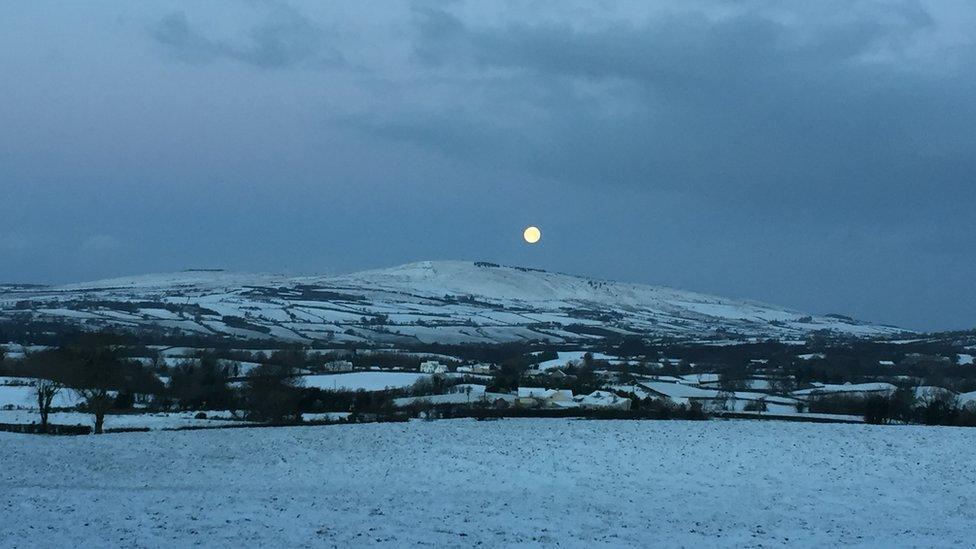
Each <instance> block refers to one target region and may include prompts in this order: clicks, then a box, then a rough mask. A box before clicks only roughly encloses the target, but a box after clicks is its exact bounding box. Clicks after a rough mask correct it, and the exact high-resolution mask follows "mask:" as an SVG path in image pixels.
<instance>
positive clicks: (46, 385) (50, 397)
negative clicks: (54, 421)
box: [34, 379, 64, 432]
mask: <svg viewBox="0 0 976 549" xmlns="http://www.w3.org/2000/svg"><path fill="white" fill-rule="evenodd" d="M62 389H64V385H61V384H60V383H58V382H57V381H51V380H50V379H39V380H38V381H37V383H36V384H35V385H34V396H35V397H36V398H37V409H38V410H39V411H40V413H41V430H42V431H43V432H47V418H48V415H49V414H50V413H51V403H53V402H54V397H56V396H57V395H58V393H60V392H61V390H62Z"/></svg>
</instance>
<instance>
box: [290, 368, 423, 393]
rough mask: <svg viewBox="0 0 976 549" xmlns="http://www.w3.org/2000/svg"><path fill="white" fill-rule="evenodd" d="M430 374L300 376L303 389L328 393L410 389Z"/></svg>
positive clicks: (385, 373)
mask: <svg viewBox="0 0 976 549" xmlns="http://www.w3.org/2000/svg"><path fill="white" fill-rule="evenodd" d="M429 377H430V375H428V374H418V373H414V372H351V373H348V374H315V375H307V376H300V377H299V378H298V379H300V380H301V381H302V383H301V385H302V386H303V387H314V388H316V389H324V390H326V391H359V390H363V391H382V390H384V389H401V388H403V387H409V386H411V385H413V384H414V383H416V382H417V381H418V380H421V379H425V378H429Z"/></svg>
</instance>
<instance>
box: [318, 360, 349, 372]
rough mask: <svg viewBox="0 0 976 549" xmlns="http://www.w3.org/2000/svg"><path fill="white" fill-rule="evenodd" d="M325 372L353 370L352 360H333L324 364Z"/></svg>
mask: <svg viewBox="0 0 976 549" xmlns="http://www.w3.org/2000/svg"><path fill="white" fill-rule="evenodd" d="M322 370H323V371H325V372H351V371H353V366H352V362H349V361H348V360H333V361H332V362H326V363H325V364H323V365H322Z"/></svg>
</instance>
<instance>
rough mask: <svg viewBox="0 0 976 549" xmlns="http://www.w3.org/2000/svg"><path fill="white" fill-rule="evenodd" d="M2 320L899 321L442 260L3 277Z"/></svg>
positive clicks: (700, 326)
mask: <svg viewBox="0 0 976 549" xmlns="http://www.w3.org/2000/svg"><path fill="white" fill-rule="evenodd" d="M0 319H7V320H17V321H26V320H34V321H48V322H53V323H57V324H62V325H70V326H78V325H80V326H85V327H88V328H92V329H95V328H101V327H114V328H123V329H132V330H155V331H173V332H180V333H196V334H201V335H214V336H217V335H227V336H233V337H241V338H273V339H281V340H297V341H306V342H311V341H329V342H337V343H341V342H383V343H401V344H406V343H417V342H423V343H430V342H438V343H462V342H505V341H520V340H522V341H524V340H547V341H551V342H553V343H565V342H585V341H587V340H599V339H601V338H604V337H608V336H615V335H626V334H637V335H649V336H672V337H685V338H698V339H701V338H713V337H725V338H734V339H739V338H754V337H764V338H765V337H771V338H778V339H794V338H798V337H803V336H805V335H806V334H809V333H811V332H815V331H820V330H827V331H831V332H835V333H838V334H845V335H852V336H863V337H874V336H882V335H888V334H893V333H899V332H901V330H899V329H896V328H891V327H886V326H877V325H870V324H865V323H861V322H857V321H854V320H852V319H849V318H847V317H841V316H838V315H831V316H810V315H804V314H803V313H799V312H796V311H791V310H789V309H784V308H780V307H775V306H770V305H764V304H760V303H754V302H748V301H736V300H730V299H725V298H721V297H715V296H709V295H704V294H699V293H693V292H685V291H681V290H674V289H670V288H662V287H655V286H646V285H640V284H627V283H618V282H609V281H603V280H595V279H590V278H584V277H576V276H569V275H564V274H557V273H551V272H546V271H539V270H534V269H524V268H518V267H503V266H499V265H495V264H491V263H472V262H463V261H436V262H421V263H412V264H408V265H402V266H399V267H394V268H389V269H379V270H372V271H364V272H359V273H353V274H347V275H339V276H316V277H293V278H289V277H283V276H277V275H255V274H240V273H227V272H222V271H190V272H182V273H172V274H162V275H145V276H138V277H128V278H117V279H110V280H102V281H97V282H91V283H85V284H73V285H68V286H61V287H52V288H37V287H23V286H18V287H13V286H7V287H3V286H0Z"/></svg>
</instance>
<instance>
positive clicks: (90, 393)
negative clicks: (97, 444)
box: [76, 387, 115, 435]
mask: <svg viewBox="0 0 976 549" xmlns="http://www.w3.org/2000/svg"><path fill="white" fill-rule="evenodd" d="M76 392H77V393H78V396H80V397H81V398H82V400H84V407H85V409H86V410H88V413H90V414H92V415H93V416H95V434H96V435H100V434H102V427H103V426H104V425H105V414H107V413H108V412H109V411H110V410H111V409H112V405H113V404H115V398H114V397H113V396H112V394H111V393H110V392H109V390H108V389H107V388H106V387H93V388H89V389H77V390H76Z"/></svg>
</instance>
